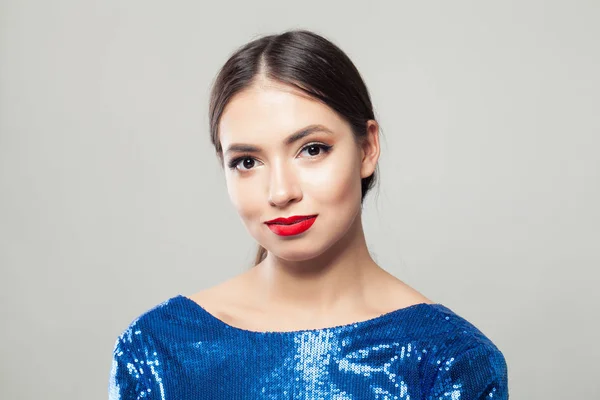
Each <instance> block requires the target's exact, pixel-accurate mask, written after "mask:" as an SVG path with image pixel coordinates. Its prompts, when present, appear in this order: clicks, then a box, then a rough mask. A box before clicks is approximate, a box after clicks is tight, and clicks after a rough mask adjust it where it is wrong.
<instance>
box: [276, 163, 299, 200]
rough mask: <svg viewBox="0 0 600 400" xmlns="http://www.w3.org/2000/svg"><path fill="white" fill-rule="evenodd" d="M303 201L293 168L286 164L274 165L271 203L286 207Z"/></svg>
mask: <svg viewBox="0 0 600 400" xmlns="http://www.w3.org/2000/svg"><path fill="white" fill-rule="evenodd" d="M300 199H302V190H301V189H300V185H299V184H298V180H297V177H296V174H295V173H294V170H293V166H289V165H285V163H284V162H279V163H274V164H273V168H272V170H271V176H270V182H269V203H270V204H271V205H272V206H276V207H284V206H286V205H287V204H288V203H292V202H296V201H299V200H300Z"/></svg>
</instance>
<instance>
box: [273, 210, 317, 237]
mask: <svg viewBox="0 0 600 400" xmlns="http://www.w3.org/2000/svg"><path fill="white" fill-rule="evenodd" d="M316 219H317V216H316V215H305V216H293V217H289V218H276V219H274V220H271V221H267V222H265V223H266V224H267V226H268V227H269V229H270V230H271V231H272V232H273V233H275V234H276V235H279V236H295V235H299V234H301V233H303V232H305V231H307V230H308V229H309V228H310V227H311V226H312V225H313V223H314V222H315V220H316Z"/></svg>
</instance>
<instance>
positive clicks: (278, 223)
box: [267, 215, 315, 225]
mask: <svg viewBox="0 0 600 400" xmlns="http://www.w3.org/2000/svg"><path fill="white" fill-rule="evenodd" d="M314 217H315V216H314V215H312V216H308V217H306V218H302V219H299V220H296V221H294V222H267V225H294V224H298V223H300V222H302V221H306V220H307V219H311V218H314Z"/></svg>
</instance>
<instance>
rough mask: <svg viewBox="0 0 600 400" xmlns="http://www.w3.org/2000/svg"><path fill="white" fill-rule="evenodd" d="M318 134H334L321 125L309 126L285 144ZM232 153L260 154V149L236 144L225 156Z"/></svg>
mask: <svg viewBox="0 0 600 400" xmlns="http://www.w3.org/2000/svg"><path fill="white" fill-rule="evenodd" d="M317 132H325V133H329V134H333V132H332V131H331V130H330V129H329V128H327V127H326V126H324V125H319V124H316V125H308V126H305V127H304V128H302V129H300V130H298V131H296V132H294V133H292V134H291V135H290V136H288V137H287V138H286V139H285V141H284V143H285V145H286V146H289V145H291V144H293V143H295V142H297V141H298V140H301V139H302V138H305V137H306V136H309V135H312V134H313V133H317ZM231 152H240V153H258V152H260V148H259V147H256V146H252V145H249V144H240V143H234V144H232V145H231V146H229V147H228V148H227V151H225V154H229V153H231Z"/></svg>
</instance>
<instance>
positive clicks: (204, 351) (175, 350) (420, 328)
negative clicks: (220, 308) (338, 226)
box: [108, 294, 508, 400]
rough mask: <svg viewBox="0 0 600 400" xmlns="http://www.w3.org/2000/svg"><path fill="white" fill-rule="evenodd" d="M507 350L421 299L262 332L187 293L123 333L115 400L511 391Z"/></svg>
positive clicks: (317, 398)
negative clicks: (364, 315) (346, 320)
mask: <svg viewBox="0 0 600 400" xmlns="http://www.w3.org/2000/svg"><path fill="white" fill-rule="evenodd" d="M507 378H508V376H507V366H506V361H505V358H504V356H503V354H502V353H501V352H500V350H499V349H498V348H497V347H496V346H495V345H494V343H492V342H491V341H490V339H488V338H487V337H486V336H485V335H484V334H483V333H482V332H481V331H480V330H479V329H477V328H476V327H475V326H474V325H473V324H471V323H469V322H468V321H467V320H465V319H464V318H462V317H460V316H459V315H457V314H455V313H454V312H453V311H452V310H450V309H449V308H447V307H445V306H443V305H442V304H426V303H421V304H415V305H412V306H409V307H405V308H401V309H398V310H395V311H391V312H389V313H386V314H383V315H381V316H379V317H376V318H373V319H370V320H366V321H360V322H356V323H353V324H348V325H342V326H336V327H332V328H323V329H313V330H301V331H290V332H256V331H251V330H245V329H241V328H237V327H234V326H231V325H229V324H227V323H225V322H224V321H221V320H220V319H218V318H217V317H216V316H213V315H212V314H210V313H209V312H208V311H206V310H205V309H204V308H202V307H201V306H200V305H199V304H197V303H196V302H194V301H193V300H191V299H190V298H188V297H186V296H184V295H181V294H180V295H177V296H175V297H172V298H170V299H168V300H166V301H164V302H162V303H160V304H158V305H156V306H155V307H153V308H151V309H150V310H148V311H146V312H144V313H143V314H142V315H140V316H139V317H138V318H136V319H135V320H134V321H132V322H131V323H130V324H129V326H128V327H127V328H126V329H125V330H124V331H123V332H122V333H121V335H119V337H118V338H117V340H116V342H115V345H114V351H113V358H112V367H111V370H110V377H109V385H108V393H109V399H110V400H117V399H128V400H129V399H161V400H200V399H212V400H217V399H223V400H224V399H227V400H234V399H235V400H237V399H253V400H263V399H273V400H300V399H301V400H367V399H381V400H391V399H405V400H420V399H427V400H433V399H448V400H471V399H477V400H483V399H492V400H493V399H508V379H507Z"/></svg>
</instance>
